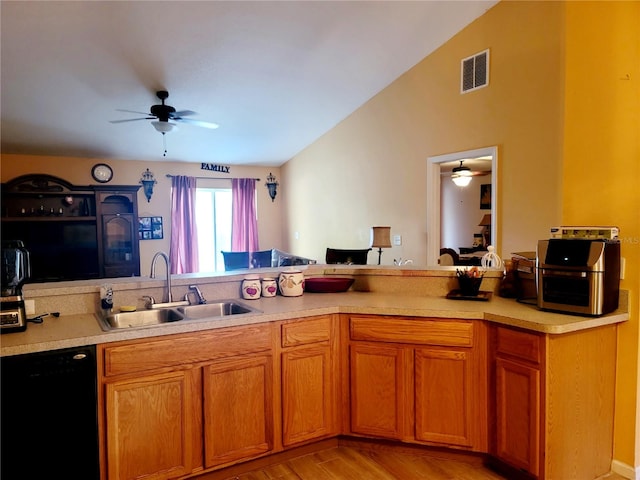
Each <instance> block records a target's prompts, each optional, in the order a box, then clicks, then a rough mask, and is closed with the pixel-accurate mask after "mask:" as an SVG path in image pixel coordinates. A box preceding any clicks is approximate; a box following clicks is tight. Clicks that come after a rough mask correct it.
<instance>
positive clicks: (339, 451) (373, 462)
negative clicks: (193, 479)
mask: <svg viewBox="0 0 640 480" xmlns="http://www.w3.org/2000/svg"><path fill="white" fill-rule="evenodd" d="M276 479H279V480H427V479H428V480H454V479H455V480H504V479H505V477H502V476H500V475H498V474H497V473H494V472H492V471H491V470H489V469H487V468H485V467H483V466H482V463H481V462H480V460H479V459H469V460H467V459H458V458H449V457H448V456H442V457H439V456H437V455H436V454H434V455H416V454H413V453H403V452H392V451H387V450H359V449H355V448H352V447H344V446H339V447H335V448H330V449H327V450H322V451H319V452H316V453H311V454H308V455H304V456H301V457H297V458H294V459H291V460H288V461H285V462H283V463H279V464H276V465H271V466H268V467H265V468H262V469H260V470H255V471H253V472H250V473H245V474H243V475H239V476H233V477H230V478H229V479H228V480H276Z"/></svg>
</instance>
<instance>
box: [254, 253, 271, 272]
mask: <svg viewBox="0 0 640 480" xmlns="http://www.w3.org/2000/svg"><path fill="white" fill-rule="evenodd" d="M271 266H272V263H271V250H261V251H259V252H253V253H251V268H264V267H271Z"/></svg>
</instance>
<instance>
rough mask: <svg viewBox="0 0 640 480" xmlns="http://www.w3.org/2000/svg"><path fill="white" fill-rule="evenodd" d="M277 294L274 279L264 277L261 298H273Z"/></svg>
mask: <svg viewBox="0 0 640 480" xmlns="http://www.w3.org/2000/svg"><path fill="white" fill-rule="evenodd" d="M276 293H278V284H277V283H276V279H275V278H271V277H265V278H263V279H262V296H263V297H275V296H276Z"/></svg>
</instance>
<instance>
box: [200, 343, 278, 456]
mask: <svg viewBox="0 0 640 480" xmlns="http://www.w3.org/2000/svg"><path fill="white" fill-rule="evenodd" d="M272 364H273V362H272V358H271V355H251V356H247V357H240V358H232V359H230V360H224V361H219V362H216V363H213V364H210V365H207V366H205V367H204V372H203V377H204V392H203V399H204V400H203V402H204V448H205V449H204V456H205V468H209V467H215V466H217V465H222V464H226V463H232V462H234V461H237V460H242V459H245V458H251V457H255V456H257V455H260V454H263V453H266V452H268V451H269V450H271V449H272V448H273V365H272Z"/></svg>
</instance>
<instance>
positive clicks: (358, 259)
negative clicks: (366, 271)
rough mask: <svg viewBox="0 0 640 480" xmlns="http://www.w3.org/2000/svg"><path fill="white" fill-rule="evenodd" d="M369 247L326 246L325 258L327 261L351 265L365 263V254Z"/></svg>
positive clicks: (367, 252)
mask: <svg viewBox="0 0 640 480" xmlns="http://www.w3.org/2000/svg"><path fill="white" fill-rule="evenodd" d="M370 250H371V249H370V248H362V249H357V250H341V249H338V248H327V254H326V257H325V260H326V262H327V263H334V264H335V263H346V264H352V265H366V264H367V255H368V254H369V251H370Z"/></svg>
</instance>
